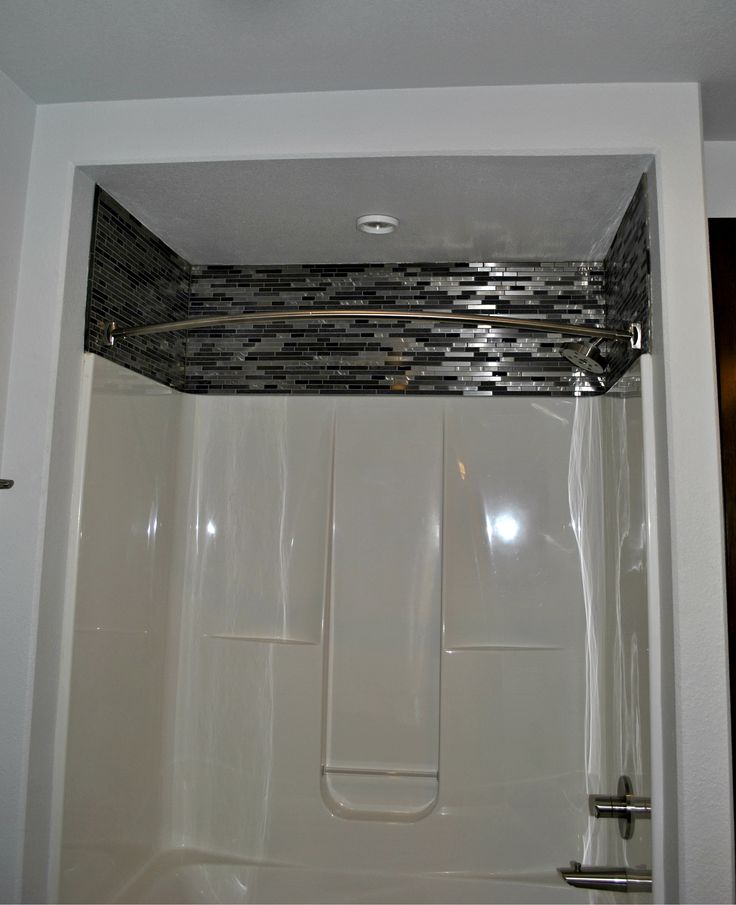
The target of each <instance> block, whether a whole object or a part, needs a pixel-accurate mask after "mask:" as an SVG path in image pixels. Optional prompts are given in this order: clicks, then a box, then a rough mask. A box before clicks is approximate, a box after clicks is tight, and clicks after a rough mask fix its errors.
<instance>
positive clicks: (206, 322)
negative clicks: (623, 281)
mask: <svg viewBox="0 0 736 905" xmlns="http://www.w3.org/2000/svg"><path fill="white" fill-rule="evenodd" d="M337 318H352V319H357V318H360V319H363V320H406V321H439V322H441V323H448V322H449V323H461V324H469V325H471V326H478V327H516V328H517V329H519V330H531V331H534V332H535V333H558V334H559V335H560V336H577V337H591V338H594V339H615V340H619V341H621V342H628V343H629V344H630V345H631V347H632V349H640V348H641V325H640V324H629V326H628V329H626V330H607V329H605V328H603V327H583V326H577V325H576V324H566V323H563V322H561V321H546V320H526V319H524V318H521V317H504V316H503V315H499V314H473V313H472V312H465V311H463V312H459V311H453V312H446V311H407V310H406V309H403V310H402V309H396V310H395V311H392V310H389V309H385V308H328V309H325V310H322V311H312V310H309V311H306V310H302V311H273V310H272V311H269V312H268V313H267V314H266V313H258V314H217V315H213V316H212V317H190V318H187V319H186V320H180V321H166V322H164V323H160V324H145V325H143V326H142V327H118V325H117V324H116V323H115V321H111V322H110V323H109V324H107V325H106V329H105V335H106V337H107V341H108V343H109V344H110V345H113V343H114V342H115V340H116V339H124V338H125V337H126V336H148V335H149V334H152V333H170V332H172V331H174V330H196V329H198V328H200V327H222V326H225V325H227V324H258V323H267V322H268V321H289V320H311V321H319V320H335V319H337Z"/></svg>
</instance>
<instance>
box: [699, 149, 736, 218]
mask: <svg viewBox="0 0 736 905" xmlns="http://www.w3.org/2000/svg"><path fill="white" fill-rule="evenodd" d="M703 152H704V160H703V163H704V172H705V204H706V210H707V212H708V216H709V217H736V141H706V142H705V143H704V145H703Z"/></svg>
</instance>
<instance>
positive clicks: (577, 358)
mask: <svg viewBox="0 0 736 905" xmlns="http://www.w3.org/2000/svg"><path fill="white" fill-rule="evenodd" d="M599 343H600V340H599V339H596V340H594V341H593V342H582V343H565V345H564V346H563V347H562V349H561V350H560V352H561V354H562V357H563V358H566V359H567V360H568V361H569V362H570V363H571V364H573V365H575V367H576V368H580V370H581V371H585V373H586V374H596V375H599V374H602V373H603V372H604V371H605V369H606V356H605V355H604V354H603V353H602V352H601V350H600V349H599V348H598V345H599Z"/></svg>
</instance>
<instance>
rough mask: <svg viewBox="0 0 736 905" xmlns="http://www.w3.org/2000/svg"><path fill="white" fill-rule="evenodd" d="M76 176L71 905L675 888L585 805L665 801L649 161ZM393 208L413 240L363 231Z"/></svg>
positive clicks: (642, 849) (390, 163)
mask: <svg viewBox="0 0 736 905" xmlns="http://www.w3.org/2000/svg"><path fill="white" fill-rule="evenodd" d="M85 172H86V174H87V176H88V177H89V178H91V179H94V180H95V182H96V183H97V184H98V185H99V189H98V191H97V193H96V197H95V211H94V220H93V224H92V250H91V257H90V278H89V298H88V316H87V323H86V334H85V348H86V354H85V360H84V365H83V367H84V378H83V387H84V391H83V398H82V403H81V418H80V423H81V427H80V430H79V439H78V450H79V504H80V506H79V511H80V516H79V518H80V523H79V525H78V526H77V527H78V530H76V528H75V531H74V532H73V534H74V538H75V539H74V544H75V549H74V551H73V555H74V560H75V563H76V588H75V591H74V595H73V599H70V600H68V601H67V606H69V607H70V608H72V609H73V612H74V639H73V649H72V656H71V682H70V698H69V724H68V738H67V759H66V776H65V786H64V805H63V832H62V847H61V869H60V880H59V890H60V901H65V902H72V901H75V902H85V901H87V902H92V901H97V902H99V901H105V902H165V901H172V902H173V901H188V902H205V901H227V902H269V901H270V902H279V901H280V902H314V901H320V902H338V901H339V902H349V901H367V900H370V901H376V902H417V901H427V902H429V901H447V902H570V901H580V902H584V901H585V902H587V901H590V898H589V895H590V894H589V893H588V892H586V891H585V890H577V889H573V888H572V887H570V886H566V885H565V883H564V882H563V880H562V879H561V877H560V875H559V874H558V872H557V868H559V867H561V866H562V865H566V864H568V863H569V862H570V861H571V860H576V861H581V862H583V863H584V864H592V865H611V864H614V865H621V868H622V869H625V868H626V867H629V868H631V869H634V868H637V869H640V870H645V869H647V868H651V843H650V838H649V824H648V822H647V821H637V822H636V823H635V831H634V833H633V836H632V838H630V839H626V840H624V839H622V838H621V837H620V836H619V834H618V832H617V827H616V826H615V821H605V820H596V819H595V818H594V817H592V816H591V815H590V813H589V803H588V798H589V796H590V795H603V794H606V793H610V794H614V793H615V791H616V787H617V782H618V777H619V776H621V775H624V774H625V775H626V776H629V777H630V778H631V780H632V782H633V785H634V788H635V790H636V793H637V794H638V795H642V796H646V795H648V794H649V787H650V765H649V728H648V727H649V678H648V675H649V674H648V669H649V664H648V640H647V607H648V603H647V593H648V591H647V549H646V542H645V539H646V519H647V514H646V510H645V492H644V491H645V459H644V453H643V431H642V420H643V411H642V399H641V392H640V388H641V383H642V381H646V380H647V374H648V367H649V366H648V357H649V356H648V351H649V342H650V339H649V330H650V299H651V274H650V272H649V270H650V263H649V262H650V254H649V248H650V246H651V243H652V242H653V241H654V237H653V236H652V235H651V224H650V218H649V210H650V203H651V199H650V194H651V193H650V190H649V188H648V186H650V185H651V179H652V171H651V161H650V160H649V159H647V158H643V157H599V158H559V157H555V158H539V157H535V158H480V157H479V158H474V157H471V158H416V159H412V158H401V159H387V158H376V159H366V160H330V161H327V160H324V161H322V160H313V161H304V160H302V161H241V162H231V163H218V164H214V163H213V164H160V165H146V166H138V165H135V166H119V167H90V168H87V169H86V171H85ZM378 185H383V186H389V187H391V188H392V189H393V190H394V194H393V195H387V196H382V198H380V199H379V198H377V196H376V186H378ZM193 187H194V188H193ZM386 197H390V198H392V199H393V205H394V207H392V209H391V210H386V211H385V212H386V213H388V214H391V215H395V216H397V217H398V219H399V221H400V225H399V229H398V230H397V233H396V236H397V237H398V238H396V239H394V237H393V236H392V237H377V236H365V235H363V234H360V233H359V232H358V231H357V230H355V228H354V220H355V217H356V216H358V215H359V214H364V213H366V210H369V211H370V210H374V208H375V207H376V206H377V205H378V203H379V201H382V202H383V204H384V205H386V204H388V202H386V201H385V198H386ZM288 198H291V203H290V204H287V203H286V202H287V199H288ZM295 201H296V203H295ZM318 202H319V203H318ZM320 205H321V207H320ZM389 206H390V205H389ZM269 211H271V213H268V212H269ZM287 211H288V213H287ZM315 211H317V213H316V214H315ZM348 213H350V215H351V216H350V218H349V217H348ZM310 217H311V218H312V219H310ZM315 217H316V220H315ZM289 218H290V219H289ZM443 218H444V219H443ZM310 223H311V224H312V226H311V229H307V226H308V224H310ZM335 223H337V224H340V225H339V226H332V225H330V224H335ZM346 224H347V226H349V229H346V228H345V226H346ZM419 224H423V226H420V225H419ZM394 241H395V243H396V244H393V245H392V244H391V242H394ZM422 251H424V254H422ZM407 261H408V262H410V263H406V262H407ZM411 262H419V263H411ZM346 308H349V309H356V313H355V314H354V315H353V314H352V313H351V314H350V315H349V316H346V317H334V318H331V317H330V316H329V315H328V314H327V313H326V312H328V311H331V310H336V309H337V310H339V309H346ZM361 309H362V310H361ZM376 309H380V310H381V311H383V312H384V315H385V316H382V317H381V318H378V319H375V318H371V315H370V314H369V313H368V312H370V311H372V310H376ZM299 312H305V313H307V314H309V317H302V318H299V317H297V318H294V319H292V320H289V318H288V317H284V314H285V313H287V314H289V313H297V314H298V313H299ZM317 312H323V313H324V316H322V317H318V316H316V314H317ZM392 312H395V313H396V314H397V316H396V317H390V316H388V315H390V314H391V313H392ZM417 312H421V313H422V318H419V317H416V318H412V317H411V316H407V317H402V316H400V315H403V314H406V315H412V314H416V313H417ZM248 313H251V314H258V315H259V319H258V320H257V322H248V321H244V320H243V319H242V315H244V314H248ZM443 314H444V315H447V314H459V315H462V318H461V320H459V321H457V322H455V321H453V320H451V319H445V320H442V315H443ZM233 315H235V316H236V318H237V316H241V320H240V321H237V319H236V320H233V321H232V322H223V318H227V317H231V316H233ZM261 315H263V317H261ZM312 315H314V316H312ZM424 315H429V317H424ZM484 317H498V318H507V319H508V322H506V323H499V324H497V325H489V324H484V323H483V318H484ZM198 318H205V319H209V321H208V323H206V324H205V322H204V321H203V322H202V323H201V324H199V325H198V324H196V323H192V324H190V325H187V326H186V327H185V328H181V327H179V328H178V329H177V328H174V329H168V330H166V331H162V332H157V333H149V334H145V335H124V331H125V329H126V328H128V329H129V328H134V327H139V326H144V325H150V324H160V323H168V322H177V323H179V322H181V321H184V320H186V321H195V320H196V319H198ZM473 318H478V321H477V322H474V320H473ZM213 319H214V320H215V321H216V322H215V323H211V321H212V320H213ZM529 320H531V321H533V322H535V323H537V324H538V323H540V322H541V321H545V322H547V321H548V322H550V323H551V327H550V329H549V330H546V329H545V330H535V329H526V328H524V327H523V326H517V325H514V324H513V323H511V321H518V322H522V323H523V322H526V321H529ZM113 322H114V324H115V325H116V326H117V327H119V328H121V329H122V330H123V334H119V335H118V336H117V337H116V338H115V342H114V343H113V344H110V343H109V341H108V337H109V333H110V324H111V323H113ZM630 324H637V325H639V326H640V328H641V334H640V338H641V342H640V343H638V345H639V346H640V347H639V348H637V347H636V346H637V343H636V342H634V343H631V342H628V341H626V340H625V337H626V331H627V330H628V326H629V325H630ZM555 325H557V328H558V329H557V331H556V330H555ZM565 325H566V326H567V327H570V328H575V327H576V326H577V327H578V328H579V327H582V328H584V329H592V330H603V331H608V332H609V333H610V332H613V333H616V332H617V331H618V332H620V333H621V334H622V336H623V337H624V339H616V338H612V337H605V338H600V339H596V338H595V337H592V338H590V337H588V338H586V337H585V336H580V337H577V338H576V337H571V336H568V335H564V334H563V332H560V328H562V327H563V326H565ZM572 345H574V346H575V348H574V349H573V348H571V346H572ZM568 353H570V354H568ZM590 362H592V363H593V364H594V365H595V367H592V369H586V368H584V367H583V365H586V364H587V363H590ZM593 895H598V894H597V893H593ZM637 895H640V894H637ZM628 898H632V895H629V896H628ZM633 898H634V899H636V898H637V896H633ZM646 899H647V896H646V895H644V897H643V900H646Z"/></svg>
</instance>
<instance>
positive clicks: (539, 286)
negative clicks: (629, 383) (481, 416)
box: [185, 262, 606, 395]
mask: <svg viewBox="0 0 736 905" xmlns="http://www.w3.org/2000/svg"><path fill="white" fill-rule="evenodd" d="M603 286H604V273H603V269H602V266H601V265H600V264H591V263H576V262H564V263H548V262H524V263H523V264H519V263H517V264H498V263H495V264H486V263H458V264H432V263H420V264H416V263H412V264H344V265H337V266H336V265H334V264H329V265H317V264H315V265H289V266H284V267H275V266H269V267H258V266H206V265H205V266H195V267H193V268H192V283H191V298H190V309H189V310H190V316H193V317H194V316H203V315H209V314H235V313H241V312H251V311H262V310H264V309H265V310H269V309H270V310H273V311H274V313H276V312H278V311H279V310H300V309H307V308H308V309H320V308H334V307H341V306H347V307H360V306H363V307H381V308H391V307H397V308H402V309H411V308H421V309H429V310H431V309H436V310H438V311H449V310H451V311H473V312H477V313H484V314H485V313H496V314H504V315H508V316H513V315H516V316H520V317H529V318H551V319H555V320H561V321H575V322H576V323H580V324H587V325H591V326H596V325H601V324H603V322H604V320H605V315H606V312H605V303H604V301H603ZM555 339H556V338H554V337H551V336H546V335H542V334H539V335H537V334H532V333H525V332H521V331H516V330H494V331H488V330H485V329H483V328H472V327H470V328H459V327H456V326H455V325H446V324H426V323H421V322H417V323H416V324H412V323H407V322H401V321H396V322H395V323H392V322H390V321H389V322H387V321H383V322H379V323H376V322H371V321H370V320H368V319H365V320H361V319H355V320H350V321H339V322H315V321H312V322H300V323H299V324H297V325H293V324H292V325H290V326H288V327H287V325H286V324H284V323H281V324H279V323H278V322H274V323H272V324H259V325H252V326H249V327H245V326H240V327H231V328H228V329H227V330H224V329H219V330H201V331H199V330H197V331H192V332H190V334H189V340H188V346H187V362H186V379H185V388H186V390H187V391H188V392H193V393H207V392H215V393H292V394H298V393H316V394H325V393H370V394H382V393H393V392H403V393H409V394H414V393H416V394H422V395H426V394H443V395H444V394H453V393H461V394H464V395H496V394H504V393H505V394H509V393H516V394H519V393H535V394H536V393H547V394H565V395H569V394H570V393H572V392H578V393H581V392H584V393H591V392H594V393H595V392H601V391H602V386H601V384H600V382H599V381H597V380H593V381H589V380H588V379H581V378H580V377H579V376H575V375H572V374H571V370H570V366H569V364H568V363H567V362H566V361H564V359H561V358H560V356H559V351H558V350H559V345H560V343H559V342H557V341H555Z"/></svg>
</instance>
